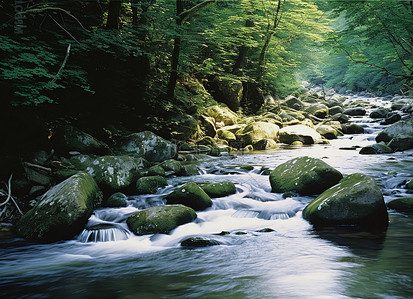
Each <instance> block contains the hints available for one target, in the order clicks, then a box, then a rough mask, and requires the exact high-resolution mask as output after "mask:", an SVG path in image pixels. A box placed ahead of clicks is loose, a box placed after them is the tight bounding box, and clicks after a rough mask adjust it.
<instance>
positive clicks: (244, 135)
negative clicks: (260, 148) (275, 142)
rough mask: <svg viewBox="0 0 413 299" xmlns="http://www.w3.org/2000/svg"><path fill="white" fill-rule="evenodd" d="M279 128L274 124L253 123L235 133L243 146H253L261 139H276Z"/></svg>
mask: <svg viewBox="0 0 413 299" xmlns="http://www.w3.org/2000/svg"><path fill="white" fill-rule="evenodd" d="M279 129H280V128H279V127H278V126H277V125H275V124H271V123H264V122H254V123H251V124H249V125H247V126H246V127H245V128H243V129H242V130H241V131H238V132H237V133H236V135H237V139H239V140H241V141H242V142H244V143H245V144H254V143H256V142H258V141H260V140H261V139H264V138H265V139H277V137H278V131H279Z"/></svg>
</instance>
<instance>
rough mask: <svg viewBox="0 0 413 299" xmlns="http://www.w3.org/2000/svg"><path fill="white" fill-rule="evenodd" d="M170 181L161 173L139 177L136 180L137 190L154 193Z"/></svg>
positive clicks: (142, 192)
mask: <svg viewBox="0 0 413 299" xmlns="http://www.w3.org/2000/svg"><path fill="white" fill-rule="evenodd" d="M167 185H168V183H167V182H166V179H165V178H164V177H161V176H159V175H154V176H146V177H142V178H139V179H138V181H137V182H136V192H137V193H138V194H153V193H156V191H158V189H159V188H161V187H165V186H167Z"/></svg>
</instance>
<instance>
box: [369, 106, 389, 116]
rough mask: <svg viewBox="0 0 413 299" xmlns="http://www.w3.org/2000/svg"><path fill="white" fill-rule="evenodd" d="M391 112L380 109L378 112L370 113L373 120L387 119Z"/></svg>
mask: <svg viewBox="0 0 413 299" xmlns="http://www.w3.org/2000/svg"><path fill="white" fill-rule="evenodd" d="M389 112H390V110H389V109H387V108H378V109H376V110H373V111H372V112H371V113H370V117H371V118H385V117H386V115H387V114H388V113H389Z"/></svg>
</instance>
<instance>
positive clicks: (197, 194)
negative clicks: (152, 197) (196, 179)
mask: <svg viewBox="0 0 413 299" xmlns="http://www.w3.org/2000/svg"><path fill="white" fill-rule="evenodd" d="M166 203H167V204H168V205H169V204H183V205H185V206H187V207H190V208H192V209H194V210H195V211H202V210H205V209H207V208H209V207H211V206H212V200H211V198H210V197H209V196H208V194H206V193H205V191H204V190H202V188H201V187H199V186H198V185H197V184H196V183H193V182H189V183H186V184H185V185H183V186H181V187H179V188H178V189H176V190H174V191H173V192H172V193H171V194H169V195H168V196H167V197H166Z"/></svg>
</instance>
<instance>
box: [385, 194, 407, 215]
mask: <svg viewBox="0 0 413 299" xmlns="http://www.w3.org/2000/svg"><path fill="white" fill-rule="evenodd" d="M387 206H388V207H389V208H390V209H392V210H396V211H398V212H408V213H413V198H411V197H404V198H397V199H395V200H392V201H390V202H389V203H388V204H387Z"/></svg>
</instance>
